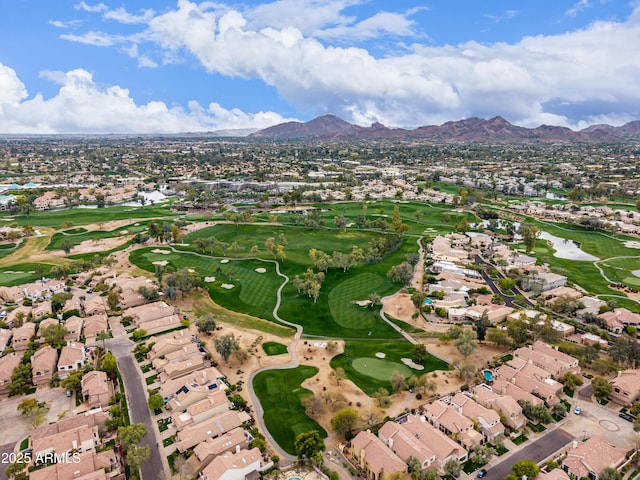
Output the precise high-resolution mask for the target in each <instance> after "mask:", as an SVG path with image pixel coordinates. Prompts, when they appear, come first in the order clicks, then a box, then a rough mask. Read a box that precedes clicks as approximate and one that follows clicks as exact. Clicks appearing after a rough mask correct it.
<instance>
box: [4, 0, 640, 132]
mask: <svg viewBox="0 0 640 480" xmlns="http://www.w3.org/2000/svg"><path fill="white" fill-rule="evenodd" d="M3 7H4V8H3V9H2V12H3V14H2V16H1V18H0V38H1V42H2V45H4V48H2V49H0V133H31V134H38V133H41V134H50V133H178V132H198V131H213V130H220V129H244V128H265V127H268V126H271V125H274V124H277V123H281V122H284V121H288V120H299V121H307V120H310V119H312V118H314V117H316V116H319V115H323V114H327V113H331V114H334V115H337V116H339V117H341V118H343V119H344V120H346V121H348V122H352V123H357V124H360V125H364V126H367V125H369V124H371V123H373V122H376V121H377V122H381V123H383V124H385V125H387V126H390V127H409V128H410V127H416V126H420V125H433V124H436V125H437V124H441V123H443V122H446V121H449V120H459V119H462V118H469V117H474V116H476V117H481V118H491V117H493V116H496V115H500V116H503V117H504V118H506V119H507V120H508V121H510V122H512V123H514V124H517V125H521V126H525V127H535V126H538V125H541V124H550V125H560V126H566V127H570V128H573V129H579V128H584V127H587V126H589V125H592V124H597V123H608V124H611V125H621V124H624V123H626V122H628V121H631V120H638V119H640V83H639V82H638V81H637V79H638V78H640V51H639V49H638V46H639V45H640V1H638V0H634V1H631V2H627V1H618V0H571V1H551V0H544V1H537V2H523V1H515V0H496V1H492V2H480V1H477V0H458V1H455V0H454V1H450V2H444V1H434V0H432V1H430V2H425V1H416V0H405V1H402V2H389V1H381V0H275V1H272V2H268V1H255V0H247V1H234V2H229V1H227V0H222V1H216V2H200V3H198V2H190V1H188V0H174V1H165V0H154V1H151V0H140V1H136V2H131V1H129V2H127V1H124V0H120V1H118V2H115V1H110V0H107V1H100V2H98V1H89V0H83V1H77V0H72V1H64V0H63V1H60V2H50V1H47V0H18V1H12V2H9V1H8V0H4V4H3Z"/></svg>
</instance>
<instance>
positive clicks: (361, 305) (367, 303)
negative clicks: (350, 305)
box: [356, 300, 371, 307]
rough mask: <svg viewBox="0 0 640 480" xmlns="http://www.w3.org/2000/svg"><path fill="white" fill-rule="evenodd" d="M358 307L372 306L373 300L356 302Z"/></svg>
mask: <svg viewBox="0 0 640 480" xmlns="http://www.w3.org/2000/svg"><path fill="white" fill-rule="evenodd" d="M356 305H358V306H359V307H366V306H367V305H371V300H360V301H357V302H356Z"/></svg>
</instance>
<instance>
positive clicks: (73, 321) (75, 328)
mask: <svg viewBox="0 0 640 480" xmlns="http://www.w3.org/2000/svg"><path fill="white" fill-rule="evenodd" d="M83 325H84V319H82V318H80V317H77V316H75V315H72V316H71V317H69V318H67V319H66V320H65V322H64V328H65V329H66V330H67V332H68V333H67V334H66V335H65V336H64V339H65V340H66V341H68V342H70V341H74V342H77V341H78V340H80V336H81V335H82V326H83Z"/></svg>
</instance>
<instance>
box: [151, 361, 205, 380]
mask: <svg viewBox="0 0 640 480" xmlns="http://www.w3.org/2000/svg"><path fill="white" fill-rule="evenodd" d="M203 367H204V357H203V356H202V355H199V356H197V357H193V358H189V359H186V360H179V361H173V362H169V363H167V364H166V365H164V366H163V367H162V369H161V370H160V373H159V374H158V379H159V380H160V383H164V382H166V381H167V380H170V379H175V378H178V377H182V376H184V375H187V374H189V373H191V372H195V371H196V370H200V369H201V368H203Z"/></svg>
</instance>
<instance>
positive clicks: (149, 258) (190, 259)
mask: <svg viewBox="0 0 640 480" xmlns="http://www.w3.org/2000/svg"><path fill="white" fill-rule="evenodd" d="M154 250H161V251H166V252H170V250H169V249H168V248H166V247H164V248H163V247H154V248H143V249H138V250H135V251H133V252H132V253H131V255H130V256H129V259H130V261H131V262H132V263H133V264H134V265H136V266H138V267H140V268H142V269H144V270H148V271H150V272H153V271H154V270H155V265H153V263H152V262H155V261H167V262H169V263H168V264H167V265H169V266H171V267H173V268H174V269H176V270H178V269H180V268H192V269H194V270H195V271H196V272H198V273H199V274H200V275H201V276H202V278H203V280H204V279H205V277H215V281H214V282H205V283H203V286H204V287H205V288H207V289H208V290H209V294H210V295H211V298H212V299H213V300H214V301H215V302H216V303H218V304H220V305H222V306H223V307H225V308H228V309H229V310H233V311H236V312H242V313H247V314H249V315H253V316H256V317H259V318H265V319H267V320H274V318H273V308H274V307H275V305H276V292H277V290H278V287H279V286H280V285H281V283H282V282H283V281H284V280H283V279H282V278H281V277H279V276H278V275H277V274H276V271H275V266H274V264H273V263H270V262H262V261H260V260H253V259H246V260H231V261H229V262H228V263H220V259H218V258H212V257H208V256H206V255H196V254H194V253H190V252H171V253H169V254H162V253H154ZM261 268H264V269H265V270H266V272H265V273H258V272H257V271H256V269H261ZM222 285H227V286H229V285H233V288H230V289H229V288H223V287H222Z"/></svg>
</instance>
